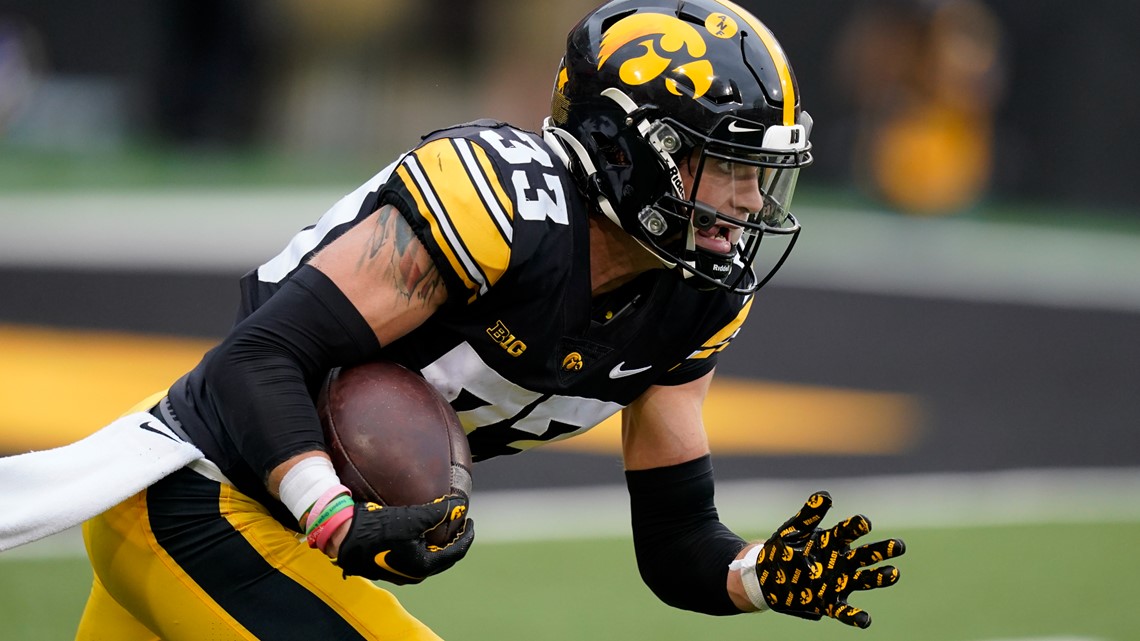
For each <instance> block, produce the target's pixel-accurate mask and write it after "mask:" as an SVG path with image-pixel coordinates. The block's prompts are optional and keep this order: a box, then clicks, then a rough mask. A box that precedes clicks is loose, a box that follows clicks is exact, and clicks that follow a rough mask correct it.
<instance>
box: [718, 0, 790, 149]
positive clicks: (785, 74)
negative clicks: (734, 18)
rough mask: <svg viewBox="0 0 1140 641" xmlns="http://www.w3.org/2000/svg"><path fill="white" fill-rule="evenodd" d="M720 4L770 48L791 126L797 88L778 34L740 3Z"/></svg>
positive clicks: (723, 0) (786, 120)
mask: <svg viewBox="0 0 1140 641" xmlns="http://www.w3.org/2000/svg"><path fill="white" fill-rule="evenodd" d="M717 2H719V3H720V4H722V5H724V6H725V7H727V8H728V9H731V10H732V11H734V12H736V15H738V16H740V17H741V18H742V19H743V20H744V21H745V22H746V23H748V26H750V27H752V30H753V31H755V32H756V35H758V36H760V40H761V42H763V43H764V46H765V47H766V48H767V49H768V54H769V55H771V56H772V63H773V64H774V65H775V66H776V73H777V74H778V75H779V76H780V90H781V93H782V94H783V96H784V125H785V126H787V127H791V126H792V125H794V124H796V88H795V85H794V84H793V83H792V71H791V67H790V66H789V65H788V56H787V55H786V54H785V53H784V49H783V48H782V47H781V46H780V43H779V42H777V41H776V36H774V35H773V34H772V32H771V31H769V30H768V27H765V26H764V24H763V23H762V22H760V21H759V20H757V19H756V16H754V15H752V13H751V12H749V11H746V10H745V9H742V8H741V7H740V6H739V5H737V4H736V3H734V2H732V1H731V0H717Z"/></svg>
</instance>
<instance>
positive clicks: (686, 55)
mask: <svg viewBox="0 0 1140 641" xmlns="http://www.w3.org/2000/svg"><path fill="white" fill-rule="evenodd" d="M724 17H725V18H728V16H724ZM709 20H710V21H711V20H712V16H710V18H709ZM706 24H708V23H706ZM733 26H735V23H733ZM729 28H730V27H729V25H728V23H725V27H724V33H727V32H728V29H729ZM710 31H712V30H711V29H710ZM718 31H719V28H718ZM716 33H717V32H713V34H714V35H716ZM717 37H728V36H717ZM707 49H708V46H707V45H706V44H705V40H704V38H702V37H701V33H700V32H699V31H697V28H696V27H694V26H693V25H691V24H689V23H688V22H685V21H684V20H681V19H680V18H676V17H674V16H667V15H663V14H660V13H636V14H634V15H632V16H629V17H627V18H622V19H621V20H618V21H617V22H615V23H614V25H613V26H612V27H610V28H609V29H608V30H606V33H605V35H604V36H602V46H601V50H600V51H599V53H598V70H599V71H600V70H601V69H602V67H604V66H606V63H608V62H610V58H611V57H612V56H614V55H615V54H617V53H618V52H619V51H620V52H626V51H632V52H636V51H644V52H645V53H644V54H642V55H640V56H636V57H630V58H627V59H626V60H625V61H624V62H622V63H621V66H620V67H619V68H618V77H619V78H621V81H622V82H624V83H626V84H627V85H643V84H645V83H648V82H652V81H653V80H656V79H657V78H659V77H661V76H662V75H665V74H666V73H668V75H669V77H666V78H665V88H666V89H668V90H669V92H670V93H672V94H674V95H677V96H683V95H685V94H686V93H688V92H682V91H681V89H680V83H681V82H682V81H683V82H684V83H685V84H687V85H690V86H691V87H692V97H693V99H694V100H695V99H697V98H700V97H701V96H703V95H705V93H706V92H707V91H708V90H709V88H710V87H712V83H713V79H714V78H715V77H716V71H714V70H713V65H712V62H710V61H708V60H706V59H704V57H703V56H704V55H705V53H706V51H707Z"/></svg>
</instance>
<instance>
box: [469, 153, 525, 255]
mask: <svg viewBox="0 0 1140 641" xmlns="http://www.w3.org/2000/svg"><path fill="white" fill-rule="evenodd" d="M458 142H459V143H461V144H462V147H461V148H462V149H464V150H468V151H470V153H471V154H472V156H474V159H475V162H477V163H479V165H478V167H479V170H480V171H478V172H476V171H474V169H473V170H472V174H473V175H475V176H477V178H478V179H479V180H480V181H481V182H480V183H479V187H480V190H482V189H483V188H484V187H486V188H489V189H490V190H491V193H492V194H493V195H494V201H493V203H494V202H497V203H498V206H499V209H501V212H502V214H503V216H504V217H505V220H503V221H502V223H503V224H502V225H501V226H502V227H503V229H502V230H501V231H502V232H503V235H504V236H505V237H506V239H507V240H508V241H510V240H511V239H512V238H513V235H514V226H513V221H514V219H515V207H514V204H513V203H512V202H511V197H510V196H509V195H507V190H506V189H504V188H503V184H502V183H501V182H499V179H498V176H497V175H496V174H495V166H494V165H493V164H492V163H491V159H490V158H489V157H488V156H487V152H486V151H485V150H484V149H483V148H482V147H480V146H479V145H474V144H471V143H470V142H468V141H466V140H462V141H458ZM464 162H467V163H468V165H469V166H470V162H468V160H467V158H466V157H464ZM486 200H490V199H489V198H488V199H486ZM493 203H492V206H494V204H493ZM492 213H495V214H496V217H497V216H498V213H496V212H492Z"/></svg>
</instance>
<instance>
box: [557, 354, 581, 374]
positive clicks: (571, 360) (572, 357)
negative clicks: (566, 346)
mask: <svg viewBox="0 0 1140 641" xmlns="http://www.w3.org/2000/svg"><path fill="white" fill-rule="evenodd" d="M585 364H586V362H585V361H583V360H582V355H581V354H579V353H578V352H570V353H569V354H567V355H566V358H564V359H562V369H564V370H566V371H567V372H577V371H580V370H581V369H582V367H583V366H585Z"/></svg>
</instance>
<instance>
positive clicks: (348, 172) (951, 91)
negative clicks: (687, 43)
mask: <svg viewBox="0 0 1140 641" xmlns="http://www.w3.org/2000/svg"><path fill="white" fill-rule="evenodd" d="M593 4H594V3H593V1H592V0H566V1H564V2H558V3H553V2H530V3H523V2H509V1H506V0H466V1H450V2H448V1H442V0H436V1H427V2H413V1H411V0H328V1H326V2H321V3H315V2H305V1H303V0H281V1H278V2H268V1H264V0H263V1H260V2H258V1H250V2H237V1H232V0H198V1H191V0H152V1H148V2H144V1H142V0H107V1H105V2H101V3H89V4H75V3H65V2H59V1H58V0H0V454H15V453H19V452H23V451H27V450H29V449H38V448H44V447H52V446H55V445H59V444H62V443H66V442H69V441H71V440H74V439H77V438H80V437H82V436H83V435H85V434H87V433H89V432H90V431H92V430H94V429H96V428H98V427H99V426H101V425H102V424H103V423H105V422H106V421H107V420H108V419H110V418H112V417H114V416H115V415H117V414H118V413H119V412H120V411H122V410H123V409H124V408H126V407H128V406H129V405H130V404H132V403H133V402H134V401H135V400H136V399H137V398H138V397H140V396H142V395H143V394H146V393H148V392H150V391H153V390H154V389H157V388H161V387H163V386H165V385H166V384H168V383H169V382H170V381H171V380H172V379H173V378H175V377H177V376H178V375H179V374H180V373H181V372H182V371H184V370H185V369H187V368H188V367H190V366H191V365H192V364H193V363H194V362H195V361H196V359H197V358H198V357H199V356H200V355H201V353H202V352H203V351H205V349H207V348H208V347H209V346H210V345H211V344H212V342H213V341H214V340H215V339H217V338H218V337H219V336H221V335H222V333H224V331H225V329H226V327H227V326H228V324H229V322H230V320H231V319H232V316H233V309H234V305H235V303H236V278H237V276H239V275H240V274H241V273H243V272H244V271H245V270H247V269H249V268H251V267H253V266H255V265H257V264H258V263H260V262H262V261H263V260H265V259H266V258H268V257H269V256H272V255H273V254H275V253H276V251H277V250H278V248H279V247H280V246H281V245H282V244H283V243H284V242H285V241H286V240H287V239H288V238H289V237H290V236H291V235H292V234H293V233H295V232H296V231H297V230H299V229H300V228H301V227H303V226H305V225H307V224H309V223H311V222H312V221H314V220H315V219H316V218H317V217H318V216H319V215H320V214H321V213H322V212H323V211H324V210H325V209H326V208H327V207H328V206H329V205H331V204H332V203H333V202H334V201H335V200H336V199H337V198H339V197H340V196H341V195H342V194H344V193H347V192H348V191H351V190H352V189H354V188H355V187H356V186H357V185H358V184H359V183H361V182H362V181H363V180H365V179H366V178H367V177H368V176H370V175H372V174H373V173H374V172H375V171H377V170H378V169H379V168H381V167H382V166H383V165H385V164H387V163H388V162H389V161H390V160H391V158H392V157H393V156H394V155H395V154H397V153H399V152H400V151H402V150H404V149H406V148H407V147H409V146H411V145H413V144H414V143H415V142H416V140H417V138H418V136H419V135H420V134H421V133H426V132H427V131H430V130H432V129H434V128H438V127H441V126H445V125H447V124H451V123H454V122H460V121H464V120H470V119H473V118H476V117H494V118H499V119H502V120H507V121H510V122H512V123H515V124H518V125H520V126H523V127H526V128H531V129H534V128H537V127H538V125H539V122H540V120H541V117H542V116H543V115H544V113H545V110H546V107H547V100H548V97H549V87H550V82H551V77H552V74H553V69H554V67H555V65H556V63H557V59H558V56H559V51H560V49H561V47H562V46H563V35H564V34H565V32H566V31H567V30H568V29H569V27H570V26H571V25H572V24H573V23H574V21H575V20H576V19H577V18H578V17H580V16H581V15H582V14H583V13H584V12H585V11H587V10H588V9H589V8H590V7H591V6H593ZM740 4H742V5H744V6H746V7H748V8H751V9H753V10H754V11H755V12H756V13H757V14H758V15H759V16H760V17H761V19H762V20H764V21H765V22H767V23H768V25H769V26H770V27H771V28H772V29H773V31H774V32H775V33H776V34H777V35H778V36H779V37H780V39H781V41H782V43H783V45H784V46H785V48H786V49H787V51H788V53H789V55H790V57H791V59H792V61H793V64H794V66H795V70H796V73H797V76H798V79H799V82H800V86H801V92H802V94H803V96H804V100H805V106H806V107H807V109H808V110H809V111H810V112H811V113H812V114H813V116H814V117H815V120H816V128H815V131H814V134H813V143H814V144H815V148H816V150H817V159H818V160H817V163H816V166H815V167H813V168H812V169H811V170H810V171H808V172H807V173H805V174H804V176H803V178H802V180H801V184H800V189H799V193H798V195H797V206H796V210H797V214H798V215H799V216H800V218H801V219H802V220H803V221H804V223H805V231H804V234H803V236H802V238H801V240H800V243H799V245H798V246H797V248H796V251H795V252H794V254H793V256H792V258H791V259H790V262H789V264H788V265H787V266H785V267H784V270H783V271H782V272H781V274H780V276H779V277H778V278H777V279H776V280H775V281H774V283H773V284H772V285H771V286H769V287H768V288H766V289H765V291H763V292H762V293H761V294H760V295H759V297H758V304H757V305H756V306H755V307H754V308H753V312H752V319H751V320H750V322H749V324H748V325H747V326H746V328H745V330H744V332H743V333H742V335H741V336H740V338H739V339H738V340H737V341H736V342H735V343H734V346H733V348H732V349H730V350H729V351H728V352H726V353H725V358H724V360H723V364H722V366H721V369H720V379H719V380H718V382H717V383H716V385H715V386H714V390H713V394H712V397H711V398H710V403H709V408H708V412H707V415H706V419H707V422H708V425H709V430H710V434H711V438H712V444H713V448H714V451H715V453H716V455H717V458H716V465H717V473H718V477H719V478H720V479H721V480H722V483H721V485H720V490H719V495H720V497H721V501H720V502H721V504H722V511H723V512H724V517H725V520H726V521H728V522H729V523H730V524H732V525H733V526H734V527H737V528H738V529H740V530H741V531H742V532H744V533H748V534H750V535H754V536H762V535H764V534H766V531H767V530H768V529H770V528H771V527H772V526H774V525H775V524H777V523H778V522H779V521H780V520H782V519H783V518H785V516H786V513H790V512H791V511H794V509H795V508H796V507H797V506H798V503H799V501H801V500H802V499H803V498H804V497H806V496H807V494H808V493H810V492H811V491H812V490H815V489H818V488H819V487H820V486H824V487H827V488H829V489H830V490H831V492H832V494H833V496H835V497H836V510H837V511H838V512H840V513H846V512H847V511H849V510H858V511H865V512H866V513H867V514H868V515H870V516H871V517H872V518H873V519H874V520H875V523H876V526H877V527H876V529H877V530H879V531H882V532H884V533H888V534H894V533H895V532H896V531H899V532H900V533H902V534H904V535H905V536H906V538H907V541H908V543H909V544H910V545H909V547H910V552H909V553H908V555H907V556H906V557H904V558H903V559H902V560H901V561H900V563H899V565H900V566H901V567H902V568H903V571H904V579H903V585H902V586H900V587H899V588H897V589H895V590H892V591H890V593H887V594H883V595H877V594H876V595H867V597H866V600H865V601H864V602H863V604H864V605H867V606H868V609H870V610H871V611H872V612H873V613H874V614H875V615H876V626H875V628H873V629H872V632H870V633H869V634H877V635H878V637H879V638H883V639H915V638H923V639H945V640H947V641H988V640H991V639H1038V640H1040V639H1051V640H1054V641H1061V640H1062V639H1064V640H1068V641H1077V640H1080V641H1093V640H1096V641H1123V640H1126V639H1140V633H1138V632H1136V630H1137V629H1138V628H1140V626H1138V625H1137V623H1138V620H1137V618H1136V615H1135V614H1134V613H1133V612H1131V611H1130V610H1129V604H1131V603H1133V602H1135V601H1137V600H1138V599H1140V587H1137V585H1136V582H1135V577H1136V576H1137V575H1138V574H1140V561H1137V558H1136V556H1135V554H1134V552H1133V550H1132V547H1131V545H1133V544H1134V542H1135V541H1136V540H1137V539H1138V538H1140V537H1138V535H1140V394H1138V393H1137V390H1140V338H1138V337H1140V181H1137V180H1136V175H1137V174H1138V173H1140V153H1137V149H1140V119H1137V118H1135V116H1134V115H1133V113H1132V112H1133V111H1134V107H1135V105H1136V104H1140V84H1138V83H1135V82H1133V81H1131V76H1130V74H1129V71H1128V70H1129V69H1130V68H1131V67H1132V66H1135V64H1136V63H1137V61H1140V41H1137V40H1136V39H1135V38H1134V37H1133V35H1132V31H1134V29H1135V25H1137V24H1140V5H1137V4H1135V3H1122V2H1110V1H1109V0H1089V1H1088V2H1084V3H1079V4H1074V3H1066V2H1060V1H1058V0H1037V1H1034V2H1016V1H1013V0H989V1H983V0H862V1H856V2H842V3H840V2H833V1H825V0H802V1H800V2H786V3H770V2H769V3H762V2H756V1H748V0H740ZM621 479H622V476H621V466H620V461H619V459H618V457H617V454H616V439H615V432H614V430H613V426H605V427H601V428H598V429H597V430H595V431H594V432H591V433H590V434H589V435H587V436H584V437H582V438H579V439H574V440H572V441H570V442H568V443H565V444H560V445H556V446H551V447H549V448H545V449H543V450H539V451H536V452H532V453H528V454H527V455H525V456H520V457H512V458H510V459H506V460H502V461H490V462H488V463H484V464H481V465H480V466H479V468H477V470H476V488H477V490H478V491H479V492H480V493H481V494H479V495H478V496H477V499H476V501H477V502H476V505H475V510H476V511H475V512H474V514H476V515H478V518H479V519H481V521H480V525H481V530H480V532H481V534H480V540H481V542H483V543H484V545H482V546H476V550H474V551H473V552H472V555H471V558H470V560H469V561H468V562H465V563H464V564H463V565H461V566H460V567H459V568H457V569H456V570H455V571H454V572H452V573H449V574H448V575H445V576H444V577H440V579H439V580H437V581H433V582H429V584H427V585H425V586H420V587H417V588H414V589H406V590H403V591H402V592H401V594H402V596H404V598H405V599H406V600H407V601H408V603H409V604H410V605H411V607H412V608H413V610H414V611H416V612H417V613H419V614H421V616H423V618H424V619H425V620H428V621H429V622H431V623H432V624H433V625H435V626H436V627H438V629H439V630H440V631H441V632H444V633H445V635H446V636H448V638H456V639H461V638H470V639H481V638H504V637H506V638H521V637H523V636H528V637H533V638H543V639H562V638H565V639H576V638H582V637H587V636H593V637H598V638H655V639H688V638H709V637H713V636H726V637H727V636H728V635H730V634H762V633H763V632H769V633H771V634H773V635H781V634H783V635H791V634H811V635H813V636H814V637H816V638H821V639H830V638H839V637H840V636H843V637H844V638H846V636H845V635H846V634H849V633H850V631H848V630H843V629H839V626H826V627H825V626H822V625H819V626H813V627H811V628H804V627H802V626H804V625H806V624H803V623H801V622H798V621H792V622H784V621H763V622H755V621H747V620H745V619H748V618H747V617H745V618H741V617H737V618H736V619H734V620H729V621H719V620H717V621H711V620H709V619H706V618H703V617H697V616H695V615H687V614H684V613H675V612H671V611H668V610H667V609H666V608H664V606H658V605H656V604H655V603H654V602H653V599H652V597H651V596H650V595H648V593H647V592H646V591H645V590H644V589H643V588H641V587H640V585H639V583H638V580H637V577H636V569H635V568H634V567H633V562H632V555H631V554H630V553H629V550H628V541H626V540H625V539H624V538H623V537H624V535H625V525H624V519H625V512H624V503H623V495H624V490H623V489H622V488H621V486H620V484H621ZM480 510H481V511H480ZM520 514H525V515H526V516H525V517H523V518H520V516H519V515H520ZM574 536H580V537H584V539H583V540H567V539H572V538H574ZM550 538H554V539H557V542H553V543H545V544H541V543H535V541H544V540H547V539H550ZM80 554H81V551H80V546H79V544H78V543H77V539H76V537H75V535H74V533H67V534H65V535H64V536H61V537H59V538H57V539H55V540H52V541H48V542H45V543H43V544H37V545H35V546H29V548H26V549H22V550H17V551H15V552H12V553H7V554H5V555H4V556H2V557H0V620H3V621H4V625H3V627H4V630H5V632H4V633H2V634H0V637H3V638H5V639H7V638H12V639H59V638H68V635H69V634H70V633H71V631H72V630H73V629H74V625H75V622H76V621H77V620H78V616H79V611H80V609H81V607H82V602H83V598H84V596H85V592H86V589H87V586H88V581H89V577H90V573H89V570H87V569H86V566H85V563H84V562H83V560H82V558H81V557H80ZM595 571H596V572H597V573H598V574H599V575H600V574H602V573H605V575H604V577H605V578H598V577H597V576H593V575H592V573H593V572H595ZM551 582H554V583H557V584H558V585H557V586H551V585H550V583H551ZM599 584H600V585H599ZM536 588H537V589H538V590H539V591H546V590H550V596H549V597H546V598H543V599H542V603H533V602H532V601H533V598H534V597H533V595H534V593H535V591H536ZM457 601H458V602H459V604H456V602H457ZM443 603H446V604H447V605H446V606H442V605H441V604H443ZM504 613H509V614H508V615H507V619H509V620H508V621H504V620H503V619H502V618H500V617H501V616H503V615H504ZM757 625H760V626H767V627H766V628H763V627H762V628H760V629H753V627H752V626H757ZM710 631H711V632H710Z"/></svg>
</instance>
